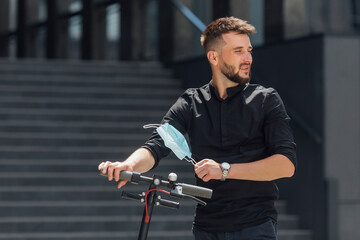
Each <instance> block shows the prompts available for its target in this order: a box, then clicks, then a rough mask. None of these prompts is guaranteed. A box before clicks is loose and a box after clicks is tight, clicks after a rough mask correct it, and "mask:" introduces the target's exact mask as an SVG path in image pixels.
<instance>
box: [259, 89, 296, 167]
mask: <svg viewBox="0 0 360 240" xmlns="http://www.w3.org/2000/svg"><path fill="white" fill-rule="evenodd" d="M264 107H265V118H264V132H265V142H266V146H267V151H268V153H269V154H270V155H273V154H282V155H284V156H286V157H287V158H289V159H290V161H291V162H292V163H293V164H294V166H295V167H296V165H297V159H296V144H295V142H294V136H293V133H292V130H291V128H290V125H289V122H290V117H289V116H288V114H287V113H286V110H285V107H284V104H283V101H282V100H281V98H280V96H279V94H278V93H277V92H276V91H275V90H274V89H271V92H270V93H269V94H268V96H267V97H266V99H265V102H264Z"/></svg>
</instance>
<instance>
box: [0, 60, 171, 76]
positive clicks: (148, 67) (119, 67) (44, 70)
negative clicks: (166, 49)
mask: <svg viewBox="0 0 360 240" xmlns="http://www.w3.org/2000/svg"><path fill="white" fill-rule="evenodd" d="M36 62H37V63H36ZM0 70H1V71H2V72H10V73H18V72H24V73H41V74H63V73H68V74H82V75H86V74H114V73H122V74H124V73H125V74H157V75H160V74H161V75H164V76H168V77H170V76H171V72H170V71H169V70H166V69H164V68H163V66H162V65H161V64H159V63H155V62H153V63H150V62H149V63H145V62H143V63H131V62H127V63H115V64H111V63H107V64H104V63H100V62H99V63H98V64H95V63H85V62H73V63H65V62H64V63H47V62H45V61H36V60H35V61H34V63H25V62H23V61H21V62H20V61H19V62H17V63H15V62H14V63H11V62H0Z"/></svg>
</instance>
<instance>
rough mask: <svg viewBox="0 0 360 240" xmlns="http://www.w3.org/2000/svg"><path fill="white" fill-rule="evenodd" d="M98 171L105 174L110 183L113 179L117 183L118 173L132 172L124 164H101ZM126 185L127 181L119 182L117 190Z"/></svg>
mask: <svg viewBox="0 0 360 240" xmlns="http://www.w3.org/2000/svg"><path fill="white" fill-rule="evenodd" d="M98 169H99V171H101V173H102V174H105V175H106V174H107V175H108V179H109V181H112V180H113V179H115V181H116V182H119V180H120V172H121V171H130V172H133V169H132V168H131V167H130V166H128V165H127V164H125V163H124V162H109V161H107V162H102V163H100V164H99V166H98ZM126 183H127V181H124V180H122V181H120V182H119V184H118V186H117V187H118V188H121V187H122V186H124V185H125V184H126Z"/></svg>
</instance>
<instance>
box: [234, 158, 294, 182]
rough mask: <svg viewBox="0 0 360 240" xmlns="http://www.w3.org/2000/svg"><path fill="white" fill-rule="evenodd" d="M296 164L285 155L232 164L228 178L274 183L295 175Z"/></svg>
mask: <svg viewBox="0 0 360 240" xmlns="http://www.w3.org/2000/svg"><path fill="white" fill-rule="evenodd" d="M294 172H295V166H294V164H293V163H292V162H291V161H290V160H289V159H288V158H287V157H285V156H284V155H281V154H275V155H272V156H270V157H268V158H265V159H262V160H259V161H255V162H251V163H235V164H231V168H230V171H229V173H228V176H227V178H229V179H239V180H252V181H272V180H275V179H279V178H284V177H291V176H293V175H294Z"/></svg>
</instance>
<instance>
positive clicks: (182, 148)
mask: <svg viewBox="0 0 360 240" xmlns="http://www.w3.org/2000/svg"><path fill="white" fill-rule="evenodd" d="M143 128H156V131H157V133H158V134H159V135H160V137H161V138H162V140H163V141H164V143H165V146H166V147H168V148H170V149H171V151H173V153H174V154H175V155H176V157H177V158H179V159H180V160H183V159H185V160H186V161H188V162H190V163H192V164H193V165H195V164H196V161H195V160H194V159H193V158H191V152H190V149H189V146H188V144H187V142H186V139H185V137H184V135H183V134H182V133H181V132H179V131H178V130H177V129H176V128H175V127H173V126H172V125H170V124H169V123H165V124H162V125H161V124H147V125H144V126H143Z"/></svg>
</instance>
